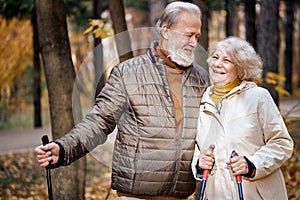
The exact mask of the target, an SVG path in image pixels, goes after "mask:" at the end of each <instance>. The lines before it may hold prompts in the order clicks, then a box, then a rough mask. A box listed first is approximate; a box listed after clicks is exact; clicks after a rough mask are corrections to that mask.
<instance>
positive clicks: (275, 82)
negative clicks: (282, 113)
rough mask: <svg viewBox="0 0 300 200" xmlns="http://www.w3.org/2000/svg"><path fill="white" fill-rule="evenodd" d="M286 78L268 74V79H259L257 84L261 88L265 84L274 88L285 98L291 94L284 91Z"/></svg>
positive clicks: (272, 73) (256, 81)
mask: <svg viewBox="0 0 300 200" xmlns="http://www.w3.org/2000/svg"><path fill="white" fill-rule="evenodd" d="M285 80H286V78H285V77H284V76H282V75H280V74H277V73H274V72H268V73H267V74H266V77H264V78H258V79H256V80H255V83H256V84H257V85H259V86H263V85H264V84H265V83H266V84H268V85H271V86H273V87H274V89H275V90H276V91H277V92H278V93H279V94H280V95H283V96H290V93H289V92H288V91H287V90H286V89H284V82H285Z"/></svg>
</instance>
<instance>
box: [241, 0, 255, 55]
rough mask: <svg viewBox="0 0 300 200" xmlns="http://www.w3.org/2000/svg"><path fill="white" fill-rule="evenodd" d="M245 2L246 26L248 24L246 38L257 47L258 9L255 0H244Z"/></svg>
mask: <svg viewBox="0 0 300 200" xmlns="http://www.w3.org/2000/svg"><path fill="white" fill-rule="evenodd" d="M244 2H245V26H246V40H247V41H248V42H249V43H250V44H252V46H253V48H254V49H256V29H255V22H256V11H255V5H256V2H255V1H253V0H252V1H244Z"/></svg>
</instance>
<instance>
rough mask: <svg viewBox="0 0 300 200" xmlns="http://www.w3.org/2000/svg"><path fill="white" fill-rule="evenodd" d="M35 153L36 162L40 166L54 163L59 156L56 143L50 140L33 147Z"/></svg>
mask: <svg viewBox="0 0 300 200" xmlns="http://www.w3.org/2000/svg"><path fill="white" fill-rule="evenodd" d="M34 152H35V153H36V154H37V159H38V163H39V165H40V166H41V167H47V166H48V165H49V164H56V163H57V162H58V158H59V146H58V144H56V143H54V142H51V143H49V144H47V145H45V146H43V145H40V146H38V147H36V148H35V149H34Z"/></svg>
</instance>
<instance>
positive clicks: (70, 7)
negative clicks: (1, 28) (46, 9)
mask: <svg viewBox="0 0 300 200" xmlns="http://www.w3.org/2000/svg"><path fill="white" fill-rule="evenodd" d="M64 3H65V11H66V15H67V16H68V19H69V22H71V24H73V26H72V27H71V28H72V29H73V31H76V32H79V31H81V30H82V29H83V28H84V26H85V25H86V23H87V21H88V19H89V18H91V17H92V16H93V11H92V8H93V6H92V1H90V0H77V1H74V0H64ZM33 9H34V0H0V15H2V16H4V17H5V18H7V19H13V18H14V17H18V18H20V19H30V18H31V12H32V11H33Z"/></svg>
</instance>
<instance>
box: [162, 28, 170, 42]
mask: <svg viewBox="0 0 300 200" xmlns="http://www.w3.org/2000/svg"><path fill="white" fill-rule="evenodd" d="M161 36H162V37H163V38H164V39H166V40H167V39H169V29H168V28H167V26H166V25H163V26H162V27H161Z"/></svg>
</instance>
